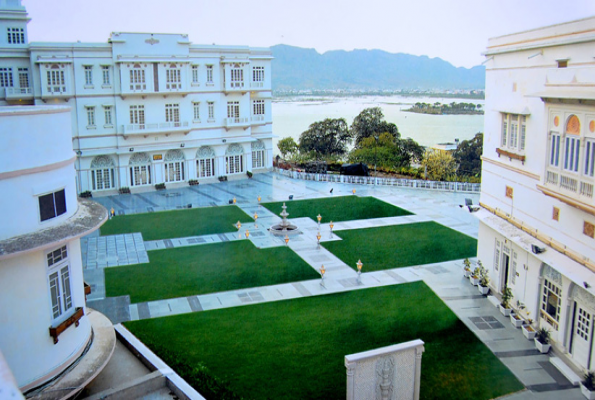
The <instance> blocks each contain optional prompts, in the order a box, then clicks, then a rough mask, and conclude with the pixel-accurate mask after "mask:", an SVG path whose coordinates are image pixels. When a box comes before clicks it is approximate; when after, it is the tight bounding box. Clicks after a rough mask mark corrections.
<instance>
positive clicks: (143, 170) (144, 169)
mask: <svg viewBox="0 0 595 400" xmlns="http://www.w3.org/2000/svg"><path fill="white" fill-rule="evenodd" d="M130 183H131V184H132V186H139V185H150V184H151V166H150V165H135V166H133V167H130Z"/></svg>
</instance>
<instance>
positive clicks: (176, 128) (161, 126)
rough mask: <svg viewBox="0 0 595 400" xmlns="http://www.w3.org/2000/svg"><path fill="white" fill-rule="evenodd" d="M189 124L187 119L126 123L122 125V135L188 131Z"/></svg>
mask: <svg viewBox="0 0 595 400" xmlns="http://www.w3.org/2000/svg"><path fill="white" fill-rule="evenodd" d="M189 126H190V124H189V122H188V121H180V122H159V123H148V124H128V125H122V133H123V134H124V135H134V134H140V135H148V134H151V133H170V132H188V131H189V130H190V128H189Z"/></svg>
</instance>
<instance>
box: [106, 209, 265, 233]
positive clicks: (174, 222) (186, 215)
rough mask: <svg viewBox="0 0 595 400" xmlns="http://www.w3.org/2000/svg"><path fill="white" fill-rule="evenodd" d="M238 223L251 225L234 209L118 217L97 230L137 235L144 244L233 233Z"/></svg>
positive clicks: (251, 220) (190, 210) (248, 219)
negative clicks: (145, 241)
mask: <svg viewBox="0 0 595 400" xmlns="http://www.w3.org/2000/svg"><path fill="white" fill-rule="evenodd" d="M238 220H239V221H240V222H242V223H244V222H254V220H253V219H252V218H250V217H249V216H248V215H246V213H245V212H244V211H242V210H241V209H240V208H239V207H237V206H224V207H206V208H193V209H189V210H175V211H162V212H156V213H148V214H133V215H120V216H116V217H115V218H112V219H111V220H108V221H107V222H106V223H105V224H104V225H103V226H102V227H101V234H102V235H118V234H122V233H132V232H141V233H142V234H143V239H144V240H159V239H172V238H182V237H188V236H199V235H209V234H212V233H225V232H234V231H235V230H236V229H235V223H236V222H238Z"/></svg>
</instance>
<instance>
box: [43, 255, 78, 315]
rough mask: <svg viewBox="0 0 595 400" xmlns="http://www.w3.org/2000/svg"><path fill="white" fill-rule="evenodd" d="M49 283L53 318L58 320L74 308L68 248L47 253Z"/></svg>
mask: <svg viewBox="0 0 595 400" xmlns="http://www.w3.org/2000/svg"><path fill="white" fill-rule="evenodd" d="M46 256H47V261H48V282H49V289H50V300H51V302H52V317H53V318H54V319H56V318H58V317H59V316H61V315H62V314H64V313H65V312H66V311H68V310H70V309H71V308H72V293H71V290H70V269H69V268H70V267H69V266H68V264H67V263H66V260H67V258H68V253H67V251H66V246H62V247H61V248H59V249H56V250H53V251H51V252H49V253H47V255H46Z"/></svg>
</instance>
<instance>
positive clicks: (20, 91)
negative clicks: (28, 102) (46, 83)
mask: <svg viewBox="0 0 595 400" xmlns="http://www.w3.org/2000/svg"><path fill="white" fill-rule="evenodd" d="M5 98H6V100H18V99H32V98H33V90H32V89H31V88H14V87H7V88H6V89H5Z"/></svg>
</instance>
